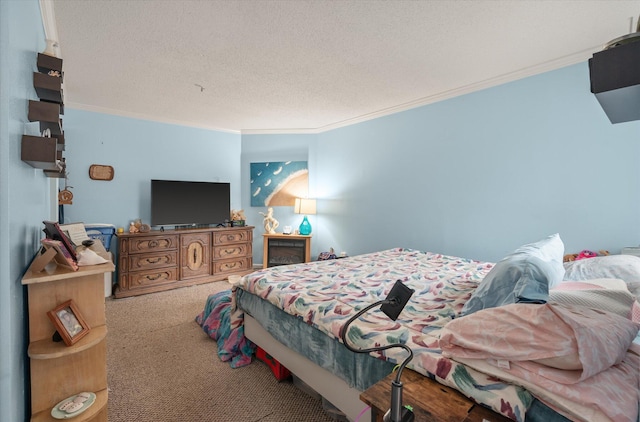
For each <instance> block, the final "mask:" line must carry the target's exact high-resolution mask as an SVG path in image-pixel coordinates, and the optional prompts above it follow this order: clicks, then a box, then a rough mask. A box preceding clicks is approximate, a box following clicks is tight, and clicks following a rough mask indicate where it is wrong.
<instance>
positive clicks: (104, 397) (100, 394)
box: [31, 388, 109, 422]
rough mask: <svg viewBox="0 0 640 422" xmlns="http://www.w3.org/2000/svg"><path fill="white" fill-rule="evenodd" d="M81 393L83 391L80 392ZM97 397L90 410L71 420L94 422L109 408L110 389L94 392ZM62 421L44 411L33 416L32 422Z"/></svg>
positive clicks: (74, 421) (75, 421) (49, 412)
mask: <svg viewBox="0 0 640 422" xmlns="http://www.w3.org/2000/svg"><path fill="white" fill-rule="evenodd" d="M78 393H81V391H78ZM94 393H95V395H96V401H95V402H94V403H93V404H92V405H91V407H90V408H88V409H87V410H85V411H84V412H82V413H81V414H79V415H78V416H74V417H73V418H71V419H69V420H72V421H73V422H86V421H90V420H92V419H93V418H94V417H95V416H96V415H97V414H98V413H100V412H102V411H103V410H104V409H106V407H107V403H108V399H109V392H108V389H106V388H105V389H104V390H100V391H94ZM65 398H66V397H62V398H61V399H60V400H64V399H65ZM56 421H60V419H56V418H54V417H53V416H51V410H49V411H42V412H40V413H36V414H35V415H32V416H31V422H56Z"/></svg>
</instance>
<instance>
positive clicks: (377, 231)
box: [0, 0, 640, 421]
mask: <svg viewBox="0 0 640 422" xmlns="http://www.w3.org/2000/svg"><path fill="white" fill-rule="evenodd" d="M44 47H45V43H44V31H43V29H42V21H41V16H40V8H39V4H38V1H37V0H22V1H0V69H2V71H1V72H0V281H1V282H0V333H1V335H2V338H3V339H4V341H2V342H1V343H0V408H1V409H2V415H3V416H2V420H5V419H6V420H11V421H14V420H15V421H18V420H25V419H28V416H27V413H28V404H27V397H28V385H27V383H26V381H25V380H26V378H27V376H28V373H27V371H28V362H27V359H26V345H27V341H28V339H27V332H28V331H27V325H26V307H25V300H26V294H25V290H24V288H23V287H22V286H21V283H20V279H21V277H22V275H23V273H24V271H25V269H26V268H27V266H28V265H29V262H30V260H31V259H32V257H33V255H34V253H35V251H36V250H37V248H38V244H39V239H40V237H41V229H42V225H41V221H42V220H45V219H53V218H55V215H52V212H51V204H52V203H55V201H56V198H55V195H51V194H50V192H51V190H52V186H53V187H55V181H52V180H50V179H47V178H46V177H44V175H43V173H42V171H40V170H36V169H33V168H31V167H29V166H28V165H27V164H25V163H23V162H22V161H21V160H20V138H21V135H22V134H36V133H37V131H38V129H37V123H35V124H34V123H28V122H27V119H26V115H27V100H28V99H37V97H36V95H35V92H34V90H33V86H32V76H31V73H32V72H33V71H35V70H36V66H35V60H36V52H38V51H42V50H44ZM64 126H65V134H66V140H67V151H66V152H65V156H66V157H67V161H68V172H69V176H70V178H69V185H70V186H72V188H71V191H72V192H73V194H74V200H73V205H70V206H66V207H65V217H66V218H65V221H66V222H72V221H83V222H87V223H92V222H95V223H111V224H114V225H116V226H126V225H127V224H128V223H129V222H130V221H131V220H133V219H135V218H142V219H143V220H144V221H146V222H148V221H149V218H150V210H149V189H148V187H149V186H148V183H149V182H148V181H149V180H150V179H152V178H165V179H183V180H187V179H188V180H208V181H229V182H231V184H232V204H231V205H232V208H243V209H244V210H245V214H246V215H247V219H248V222H249V224H252V225H255V226H256V231H255V237H256V240H255V242H254V262H255V263H257V264H258V263H261V261H262V236H261V234H262V233H263V232H264V229H263V227H262V216H260V215H259V214H258V213H259V212H260V211H263V212H264V208H252V207H251V206H250V191H249V164H250V163H251V162H258V161H286V160H307V161H308V163H309V170H310V176H309V177H310V195H311V196H314V197H316V198H318V214H317V215H316V216H312V217H311V223H312V225H313V227H314V231H313V234H314V237H313V247H312V249H313V251H312V253H313V255H314V256H315V255H317V253H318V252H320V251H323V250H328V248H329V247H334V248H335V249H336V251H337V252H340V251H346V252H348V253H349V254H351V255H355V254H359V253H365V252H370V251H374V250H380V249H384V248H390V247H395V246H404V247H412V248H417V249H422V250H431V251H437V252H443V253H447V254H452V255H458V256H465V257H470V258H477V259H483V260H491V261H495V260H498V259H500V258H501V257H502V256H503V255H505V254H506V253H507V252H509V251H510V250H512V249H514V248H515V247H517V246H519V245H520V244H522V243H525V242H530V241H535V240H538V239H540V238H541V237H544V236H547V235H548V234H551V233H554V232H559V233H560V234H561V236H562V238H563V240H564V242H565V245H566V249H567V251H568V252H578V251H579V250H581V249H585V248H588V249H593V250H598V249H608V250H610V251H611V252H618V251H619V250H620V248H622V247H624V246H629V245H637V244H638V237H639V236H638V235H639V233H640V227H639V226H640V221H639V220H638V218H637V216H638V215H640V194H639V192H640V174H639V172H640V166H638V165H637V162H638V157H640V122H629V123H622V124H617V125H612V124H611V123H610V122H609V121H608V120H607V118H606V116H605V114H604V112H603V111H602V109H601V108H600V106H599V104H598V103H597V101H596V100H595V97H594V96H593V95H592V94H591V93H590V92H589V76H588V68H587V64H586V63H582V64H578V65H574V66H569V67H566V68H563V69H559V70H556V71H552V72H548V73H545V74H542V75H537V76H533V77H529V78H526V79H523V80H520V81H515V82H511V83H508V84H505V85H502V86H498V87H494V88H491V89H487V90H484V91H480V92H476V93H472V94H468V95H465V96H461V97H458V98H454V99H450V100H447V101H442V102H439V103H436V104H432V105H428V106H424V107H420V108H416V109H413V110H409V111H405V112H402V113H397V114H394V115H390V116H387V117H383V118H379V119H375V120H371V121H368V122H364V123H360V124H355V125H352V126H349V127H345V128H340V129H336V130H332V131H329V132H325V133H321V134H311V135H286V134H284V135H243V136H240V135H238V134H233V133H226V132H217V131H208V130H203V129H194V128H188V127H182V126H177V125H170V124H163V123H156V122H149V121H142V120H137V119H129V118H124V117H116V116H110V115H104V114H100V113H92V112H86V111H80V110H73V109H69V108H67V109H66V110H65V116H64ZM91 164H106V165H111V166H113V167H114V168H115V178H114V180H113V181H110V182H104V181H94V180H91V179H89V177H88V169H89V166H90V165H91ZM274 211H275V216H276V218H277V219H278V220H279V221H280V224H281V226H284V225H292V226H294V227H295V226H297V225H298V224H299V221H300V216H298V215H294V214H293V210H292V209H291V207H276V208H275V210H274Z"/></svg>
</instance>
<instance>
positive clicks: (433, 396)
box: [360, 369, 511, 422]
mask: <svg viewBox="0 0 640 422" xmlns="http://www.w3.org/2000/svg"><path fill="white" fill-rule="evenodd" d="M395 376H396V374H395V373H392V374H389V375H388V376H387V377H386V378H383V379H382V380H381V381H379V382H378V383H376V384H374V385H373V386H371V387H370V388H368V389H367V390H366V391H365V392H363V393H362V394H360V400H362V401H363V402H365V403H366V404H368V405H369V406H371V422H382V420H383V416H384V414H385V413H386V412H387V410H389V406H390V403H391V381H392V380H394V379H395ZM402 384H403V385H404V388H403V402H402V404H403V405H410V406H411V407H412V408H413V413H414V415H415V420H416V421H449V422H485V421H486V422H509V421H511V419H509V418H506V417H504V416H502V415H499V414H497V413H495V412H493V411H491V410H489V409H487V408H485V407H482V406H480V405H478V404H475V403H474V402H473V401H471V400H470V399H468V398H466V397H465V396H463V395H462V394H461V393H460V392H458V391H456V390H454V389H453V388H450V387H447V386H444V385H441V384H439V383H438V382H437V381H434V380H431V379H429V378H427V377H425V376H424V375H421V374H419V373H417V372H415V371H412V370H411V369H405V370H404V372H402Z"/></svg>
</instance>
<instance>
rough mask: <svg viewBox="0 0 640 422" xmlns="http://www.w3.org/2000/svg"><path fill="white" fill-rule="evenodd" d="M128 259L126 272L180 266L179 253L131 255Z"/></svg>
mask: <svg viewBox="0 0 640 422" xmlns="http://www.w3.org/2000/svg"><path fill="white" fill-rule="evenodd" d="M126 258H127V259H126V263H127V268H126V269H125V271H142V270H151V269H154V268H163V267H175V266H177V265H178V251H167V252H158V253H154V254H144V255H129V256H128V257H126Z"/></svg>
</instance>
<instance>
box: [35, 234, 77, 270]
mask: <svg viewBox="0 0 640 422" xmlns="http://www.w3.org/2000/svg"><path fill="white" fill-rule="evenodd" d="M40 243H42V246H43V249H42V250H41V251H40V253H41V255H39V256H38V257H36V260H38V262H37V264H38V267H39V268H40V267H41V269H40V271H42V269H44V267H45V266H46V265H47V264H48V263H49V262H50V261H51V259H52V258H53V259H54V260H55V262H56V264H59V265H62V266H63V267H67V268H69V269H70V270H72V271H78V263H77V261H76V258H73V257H72V256H71V254H70V253H69V250H68V249H67V247H66V246H65V245H64V243H62V242H61V241H60V240H54V239H42V240H40ZM49 249H52V250H54V251H55V254H53V255H51V254H50V253H49V251H48V250H49ZM74 254H75V251H74Z"/></svg>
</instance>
